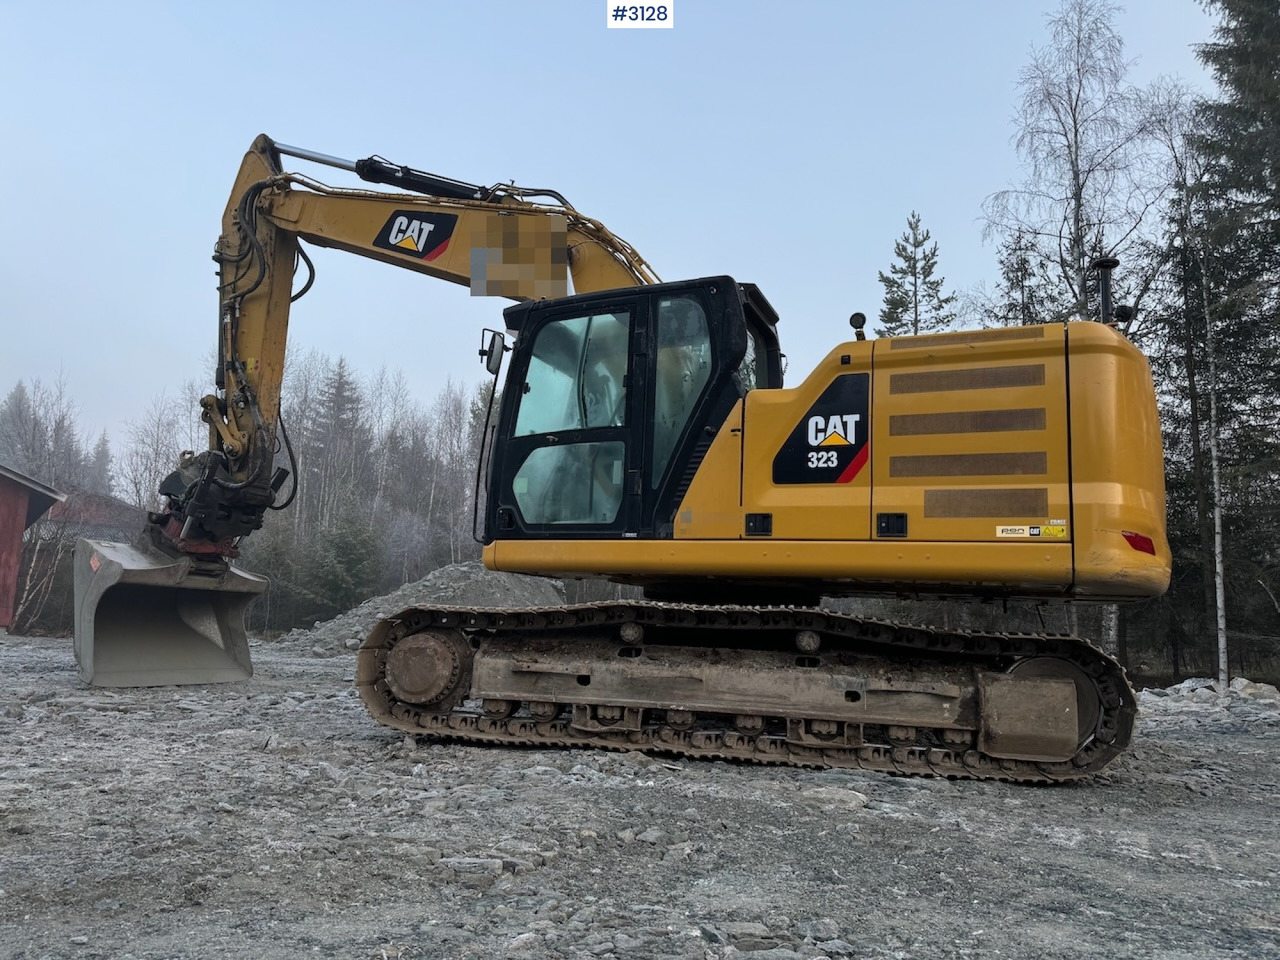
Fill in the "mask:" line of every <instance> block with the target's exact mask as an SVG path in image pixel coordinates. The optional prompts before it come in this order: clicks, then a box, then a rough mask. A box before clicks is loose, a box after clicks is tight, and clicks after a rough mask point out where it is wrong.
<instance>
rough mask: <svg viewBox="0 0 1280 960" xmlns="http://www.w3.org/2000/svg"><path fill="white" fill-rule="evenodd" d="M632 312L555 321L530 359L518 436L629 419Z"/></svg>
mask: <svg viewBox="0 0 1280 960" xmlns="http://www.w3.org/2000/svg"><path fill="white" fill-rule="evenodd" d="M630 329H631V317H630V314H628V313H625V312H621V313H602V314H593V315H590V316H582V317H569V318H566V319H564V320H555V321H553V322H551V323H548V324H547V325H546V326H545V327H543V328H542V329H541V330H539V331H538V334H537V339H536V340H535V341H534V345H533V350H532V352H531V354H530V357H529V370H528V372H527V374H526V375H525V382H524V386H523V387H522V391H523V392H522V395H521V397H520V410H519V413H518V414H517V415H516V429H515V433H516V436H520V437H527V436H530V435H532V434H542V433H556V432H559V431H562V430H585V429H589V428H591V427H616V426H622V425H623V424H624V423H625V422H626V406H627V403H626V401H627V382H626V372H627V346H628V343H629V341H630V337H629V333H630Z"/></svg>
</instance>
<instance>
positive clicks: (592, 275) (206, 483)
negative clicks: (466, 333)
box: [75, 136, 657, 686]
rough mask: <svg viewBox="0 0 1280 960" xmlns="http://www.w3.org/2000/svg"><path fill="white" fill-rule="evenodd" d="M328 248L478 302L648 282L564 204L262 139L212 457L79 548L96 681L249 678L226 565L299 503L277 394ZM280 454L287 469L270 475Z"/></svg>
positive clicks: (240, 180) (235, 264) (238, 250)
mask: <svg viewBox="0 0 1280 960" xmlns="http://www.w3.org/2000/svg"><path fill="white" fill-rule="evenodd" d="M284 156H292V157H296V158H299V159H303V160H307V161H311V162H315V163H321V164H325V165H328V166H332V167H338V168H340V169H344V170H347V171H349V172H352V173H355V174H356V175H357V176H359V177H360V178H361V179H362V180H364V181H365V182H366V183H370V184H374V185H381V186H382V187H384V188H386V187H393V188H395V190H394V191H392V190H387V189H381V190H377V189H373V188H359V189H343V188H335V187H331V186H328V185H326V184H323V183H320V182H318V181H316V180H314V179H312V178H310V177H306V176H303V175H300V174H296V173H286V172H285V171H284V168H283V166H282V164H281V158H282V157H284ZM303 240H305V241H307V242H309V243H312V244H316V245H318V246H325V247H334V248H336V249H339V250H345V251H346V252H348V253H353V254H356V255H358V256H362V257H368V258H370V259H374V260H380V261H382V262H383V263H387V264H390V265H392V266H396V267H401V268H404V269H406V270H414V271H417V272H418V273H423V274H426V275H427V276H429V277H434V278H435V279H438V280H447V281H450V282H452V283H458V284H463V285H469V286H470V287H471V291H472V293H473V294H476V295H481V296H503V297H507V298H509V299H512V300H516V301H523V300H539V299H543V298H554V297H563V296H565V295H566V294H567V293H568V289H567V288H568V281H569V280H570V279H571V280H572V282H573V287H574V290H575V291H576V292H578V293H588V292H595V291H601V290H611V289H615V288H622V287H634V286H637V285H643V284H650V283H654V282H656V281H657V277H656V276H655V275H654V273H653V271H652V269H651V268H650V267H649V265H648V264H647V263H646V262H645V261H644V258H643V257H641V256H640V255H639V254H638V253H637V252H636V251H635V249H634V248H632V247H631V246H630V245H629V244H627V243H626V242H625V241H623V240H621V239H619V238H618V237H616V236H615V235H614V234H613V233H611V232H610V231H609V230H608V228H606V227H605V226H604V225H603V224H601V223H600V222H598V221H596V220H593V219H591V218H590V217H585V216H583V215H582V214H580V213H578V212H577V210H575V209H574V208H573V206H572V205H570V204H569V203H568V201H566V200H565V199H564V197H562V196H561V195H560V194H558V193H556V192H555V191H553V190H538V189H529V188H524V187H518V186H515V185H512V184H500V185H497V186H493V187H481V186H477V185H475V184H469V183H464V182H461V181H458V180H450V179H447V178H444V177H439V176H436V175H434V174H429V173H424V172H422V171H420V170H415V169H412V168H409V167H402V166H397V165H395V164H392V163H389V162H387V161H386V160H383V159H381V158H378V157H370V158H368V159H365V160H359V161H355V162H351V161H346V160H339V159H337V158H334V157H330V156H326V155H324V154H319V153H314V152H312V151H308V150H302V149H298V148H295V147H288V146H284V145H281V144H277V143H275V142H273V141H272V140H271V139H269V138H268V137H266V136H259V137H258V138H257V139H256V140H255V141H254V142H253V145H252V146H251V147H250V148H249V151H248V152H247V153H246V154H245V157H244V160H243V162H242V163H241V165H240V170H239V172H238V173H237V175H236V180H235V184H234V186H233V188H232V191H231V196H230V199H229V200H228V202H227V207H226V211H225V212H224V214H223V217H222V233H221V236H220V237H219V238H218V242H217V246H216V248H215V252H214V259H215V260H216V261H217V263H218V270H219V282H218V365H217V370H216V372H215V387H216V389H215V391H214V392H212V393H210V394H208V395H207V396H205V397H203V398H202V399H201V401H200V408H201V416H202V418H203V419H204V421H205V422H206V423H207V424H208V425H209V444H208V448H207V449H206V450H203V451H200V452H198V453H197V452H194V451H185V452H183V453H182V454H181V455H180V456H179V458H178V462H177V469H176V470H175V471H174V472H173V473H171V474H170V475H169V476H168V477H166V478H165V480H164V482H163V483H162V485H161V488H160V493H161V495H162V496H163V497H164V501H165V506H164V508H163V509H162V510H161V511H160V512H158V513H155V514H151V515H150V517H149V522H148V524H147V526H146V530H145V531H144V533H143V535H142V536H141V537H140V538H139V540H138V541H137V542H135V543H133V544H123V543H110V542H104V541H90V540H82V541H80V542H79V543H78V544H77V547H76V565H75V594H76V600H75V602H76V613H75V620H76V628H75V629H76V639H75V650H76V658H77V661H78V662H79V665H80V675H81V677H82V678H83V679H84V680H86V681H88V682H90V683H95V684H100V685H122V686H126V685H146V684H171V683H209V682H218V681H227V680H238V679H243V678H245V677H247V676H249V675H250V674H251V673H252V667H251V664H250V658H249V649H248V638H247V635H246V633H245V629H244V613H245V611H246V610H247V608H248V605H249V604H250V602H252V600H253V598H254V597H255V596H257V595H258V594H259V593H261V592H262V591H263V590H265V589H266V581H265V580H263V579H262V578H260V577H256V576H254V575H252V574H249V573H246V572H244V571H241V570H238V569H236V568H235V567H234V566H232V565H231V564H230V562H229V561H230V559H231V558H233V557H235V556H236V555H237V546H238V544H239V542H240V540H241V539H242V538H243V537H245V536H246V535H248V534H250V533H252V532H253V531H254V530H256V529H258V528H259V527H261V526H262V521H263V517H264V516H265V513H266V511H267V510H268V509H272V508H275V509H280V508H282V507H283V506H285V505H286V504H287V502H288V501H289V500H290V499H292V495H291V494H288V493H286V492H285V491H286V490H287V489H288V488H286V484H288V483H289V482H290V473H292V474H293V475H294V477H295V478H296V475H297V467H296V464H294V462H293V452H292V447H291V445H290V443H289V437H288V431H287V429H286V426H285V424H284V422H283V421H282V419H281V411H280V390H281V385H282V383H283V377H284V360H285V346H286V340H287V335H288V324H289V310H290V304H291V303H292V302H293V301H294V300H296V299H297V298H298V297H300V296H301V295H302V294H304V293H305V292H306V290H307V288H308V287H309V286H310V283H311V278H310V277H308V279H307V280H306V281H305V282H304V283H303V284H302V285H301V287H300V288H299V289H297V290H296V291H295V288H294V286H295V284H294V277H295V269H296V267H297V266H299V265H301V266H304V267H306V269H307V270H308V272H310V271H311V269H312V268H311V263H310V260H309V259H308V258H307V256H306V253H305V250H304V248H303V245H302V244H301V243H300V242H299V241H303ZM281 447H283V448H284V449H286V450H287V451H288V454H289V463H290V466H289V468H287V469H286V468H284V467H280V466H277V465H276V453H277V451H278V449H280V448H281Z"/></svg>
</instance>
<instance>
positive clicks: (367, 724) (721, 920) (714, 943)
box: [0, 627, 1280, 960]
mask: <svg viewBox="0 0 1280 960" xmlns="http://www.w3.org/2000/svg"><path fill="white" fill-rule="evenodd" d="M343 629H344V630H345V627H344V628H343ZM342 632H343V630H338V629H336V628H335V629H334V630H333V635H332V637H330V636H329V635H327V634H326V635H325V636H326V639H325V640H324V641H323V642H322V643H313V642H311V639H310V638H308V637H306V636H304V635H299V636H295V637H293V638H292V640H291V641H290V642H286V643H276V644H257V645H255V646H254V649H253V655H254V661H255V666H256V671H257V673H256V676H255V677H254V679H253V680H252V681H250V682H246V683H237V684H226V685H220V686H204V687H184V688H177V687H164V688H155V689H138V690H118V689H96V688H90V687H86V686H85V685H83V684H82V683H81V682H80V681H79V680H78V679H77V677H76V672H75V665H74V660H73V657H72V653H71V643H70V641H69V640H50V639H43V638H22V637H4V636H3V634H0V677H2V678H3V679H2V680H0V684H2V685H0V956H4V957H14V958H42V957H56V958H68V957H71V958H81V957H83V958H90V957H99V958H100V957H113V958H115V957H134V958H177V957H183V958H211V957H254V958H265V957H289V958H296V957H304V956H321V957H350V958H369V960H380V958H423V960H425V958H445V957H449V958H451V957H507V956H514V957H530V958H533V957H566V958H569V957H575V958H576V957H581V958H590V957H601V958H610V957H614V958H658V957H680V958H697V960H704V958H714V960H721V958H730V957H747V958H759V960H766V958H768V960H792V958H814V957H829V958H844V957H857V958H882V957H888V958H921V960H924V958H951V957H1015V958H1016V957H1037V958H1047V957H1071V958H1073V960H1088V958H1099V960H1101V958H1107V960H1114V958H1122V957H1134V958H1138V957H1141V958H1156V960H1174V958H1179V960H1181V958H1186V960H1191V958H1196V960H1204V958H1225V957H1233V958H1259V957H1280V896H1278V893H1280V832H1278V831H1277V827H1276V810H1277V800H1278V799H1280V773H1277V768H1278V766H1280V764H1278V761H1280V702H1277V695H1276V693H1275V689H1274V688H1269V687H1266V686H1265V685H1252V684H1248V685H1245V684H1237V686H1238V687H1240V689H1238V690H1236V691H1233V692H1232V693H1230V694H1229V695H1228V696H1223V697H1219V696H1218V695H1217V694H1215V693H1214V692H1213V691H1212V690H1210V689H1203V688H1202V689H1196V684H1194V683H1188V684H1185V685H1183V686H1181V687H1178V688H1173V689H1171V690H1169V691H1148V692H1145V693H1143V694H1142V696H1141V710H1142V714H1141V720H1140V732H1139V738H1138V740H1137V742H1136V744H1135V747H1134V748H1133V749H1132V751H1131V752H1130V753H1129V754H1128V755H1127V756H1126V757H1124V758H1123V759H1122V760H1121V761H1119V762H1118V763H1117V764H1116V765H1114V766H1113V767H1112V768H1111V769H1110V770H1109V771H1108V772H1107V773H1106V774H1104V775H1103V776H1101V777H1099V778H1096V779H1095V780H1093V781H1091V782H1089V783H1086V784H1076V785H1068V786H1059V787H1027V786H1011V785H1007V784H999V783H974V782H948V781H945V780H931V779H924V778H900V777H889V776H883V775H871V774H859V773H848V772H835V771H816V770H793V769H785V768H771V767H759V766H746V765H736V764H729V763H712V762H694V761H686V760H681V759H670V758H660V757H659V758H654V757H646V756H642V755H638V754H628V753H603V752H586V751H569V750H565V751H546V750H526V749H499V748H483V747H470V746H460V745H456V744H433V743H428V742H420V743H419V742H414V741H413V740H411V739H407V738H405V737H403V736H402V735H400V734H398V733H396V732H394V731H391V730H389V729H387V728H384V727H381V726H379V725H378V724H376V723H375V722H374V721H372V720H371V719H369V718H368V717H367V716H366V714H365V712H364V709H363V707H362V705H361V703H360V700H359V698H358V696H357V695H356V694H355V691H354V689H353V687H352V684H351V678H352V676H353V673H354V667H355V655H354V653H351V652H350V651H348V650H346V649H343V648H342V647H341V645H340V644H339V645H337V646H338V649H336V650H335V651H334V652H333V654H332V655H328V654H326V655H323V656H321V655H319V654H322V653H325V651H327V650H328V649H329V648H330V647H333V646H335V644H334V643H333V637H337V636H338V635H339V634H340V633H342ZM313 648H314V650H315V652H312V651H313Z"/></svg>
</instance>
